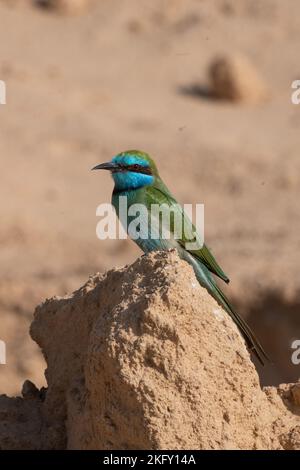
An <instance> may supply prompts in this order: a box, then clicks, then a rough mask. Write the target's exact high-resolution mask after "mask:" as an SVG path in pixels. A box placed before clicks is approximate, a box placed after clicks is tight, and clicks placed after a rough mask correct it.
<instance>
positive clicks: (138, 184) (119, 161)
mask: <svg viewBox="0 0 300 470" xmlns="http://www.w3.org/2000/svg"><path fill="white" fill-rule="evenodd" d="M95 168H96V169H108V170H111V171H112V176H113V179H114V181H115V188H114V192H113V195H112V204H113V205H114V207H115V209H116V212H117V214H118V216H119V217H120V219H121V222H122V223H124V222H126V224H125V225H127V226H128V225H130V223H131V221H132V220H133V219H134V217H133V216H131V217H130V216H128V215H126V220H125V221H122V214H120V211H119V197H120V196H125V197H126V198H127V205H128V208H130V207H133V205H134V204H142V205H143V206H144V207H146V208H147V216H146V217H145V218H144V219H143V220H142V222H141V224H140V225H141V227H140V229H141V234H142V233H144V232H145V230H146V229H148V231H149V228H151V227H152V226H153V224H154V225H156V226H157V227H158V229H159V233H161V231H162V228H163V223H164V222H163V220H162V219H160V218H158V219H153V218H152V217H151V216H150V211H151V206H152V205H153V204H155V205H159V206H163V205H164V206H165V208H167V210H168V211H169V219H170V225H169V226H168V227H167V229H169V231H170V232H171V234H172V235H173V237H171V238H170V239H164V238H163V237H162V236H161V237H158V238H156V239H154V238H151V237H150V238H149V237H148V238H146V239H144V238H143V237H142V235H141V236H140V238H137V239H135V240H134V241H135V242H136V243H137V245H138V246H139V247H140V248H141V249H142V250H143V251H144V252H145V253H147V252H150V251H153V250H168V249H170V248H176V249H177V251H178V253H179V256H180V257H181V258H182V259H184V260H185V261H187V262H188V263H189V264H191V265H192V267H193V269H194V271H195V274H196V277H197V279H198V281H199V283H200V284H201V286H203V287H205V288H206V289H207V290H208V292H209V293H210V294H211V295H212V296H213V297H214V298H215V299H216V300H217V302H218V303H219V304H220V305H221V306H222V307H223V308H224V309H225V310H226V312H227V313H228V314H229V315H230V316H231V317H232V319H233V320H234V322H235V323H236V324H237V326H238V327H239V329H240V331H241V332H242V333H243V335H244V338H245V340H246V343H247V346H248V347H249V348H250V349H251V350H253V351H254V353H255V354H256V356H257V357H258V359H259V361H260V362H261V363H262V364H263V363H264V360H265V359H267V355H266V353H265V351H264V350H263V348H262V346H261V344H260V343H259V341H258V340H257V339H256V338H255V336H254V334H253V333H252V331H251V329H250V328H249V327H248V325H247V324H246V322H245V321H244V320H243V319H242V317H240V316H239V314H238V313H237V312H236V311H235V310H234V309H233V308H232V306H231V305H230V303H229V301H228V300H227V298H226V297H225V295H224V294H223V292H222V291H221V289H220V288H219V286H218V285H217V283H216V281H215V279H214V277H213V274H214V275H216V276H218V277H219V278H220V279H222V280H223V281H225V282H229V279H228V277H227V275H226V274H225V273H224V271H223V270H222V268H221V267H220V266H219V264H218V263H217V261H216V260H215V258H214V257H213V255H212V254H211V252H210V251H209V249H208V248H207V246H206V245H205V244H204V245H203V246H202V248H199V249H191V250H188V249H186V243H187V242H193V241H195V240H196V237H195V233H196V229H195V227H194V225H193V224H192V222H191V221H190V219H189V218H188V216H187V215H186V214H185V213H184V211H183V209H182V208H181V207H180V206H179V205H178V203H177V201H176V199H175V198H174V197H173V195H172V194H171V193H170V191H169V190H168V188H167V187H166V185H165V184H164V183H163V181H162V179H161V178H160V176H159V173H158V170H157V167H156V165H155V163H154V161H153V160H152V159H151V158H150V157H149V155H147V154H146V153H144V152H140V151H138V150H131V151H127V152H123V153H121V154H119V155H117V156H116V157H114V158H113V160H112V162H110V163H107V164H102V165H98V166H97V167H95ZM175 217H179V218H180V219H181V220H182V224H183V225H182V226H184V228H185V230H184V232H181V237H179V238H177V237H176V236H175V233H174V231H175V229H174V227H175Z"/></svg>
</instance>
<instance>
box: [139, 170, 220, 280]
mask: <svg viewBox="0 0 300 470" xmlns="http://www.w3.org/2000/svg"><path fill="white" fill-rule="evenodd" d="M147 201H148V203H150V204H159V205H162V204H167V205H168V206H170V207H172V206H176V209H174V210H175V211H180V215H181V217H182V227H183V228H184V230H183V229H182V230H181V237H180V238H177V242H178V243H179V244H180V245H181V246H182V247H183V248H185V249H186V250H187V251H189V252H190V253H191V254H192V255H193V256H194V257H195V258H196V259H198V260H199V261H201V262H202V263H203V264H204V265H205V266H206V267H207V269H209V271H211V272H212V273H214V274H216V275H217V276H218V277H220V278H221V279H222V280H223V281H225V282H227V283H228V282H229V278H228V277H227V275H226V274H225V273H224V271H223V270H222V269H221V267H220V266H219V265H218V263H217V261H216V260H215V258H214V257H213V255H212V254H211V252H210V251H209V249H208V248H207V246H206V245H205V244H203V245H202V247H201V248H195V249H193V248H190V249H189V248H187V244H191V243H193V242H195V241H196V240H197V239H196V235H197V231H196V228H195V227H194V225H193V224H192V222H191V221H190V219H189V218H188V216H187V215H186V214H185V212H184V211H183V209H182V207H181V206H180V205H179V204H178V203H177V201H176V200H175V199H174V197H173V196H172V194H171V193H170V192H169V190H168V189H167V187H166V186H165V184H164V183H163V182H162V180H160V179H158V178H157V179H156V182H155V183H154V184H153V185H151V186H149V187H148V188H147ZM177 214H178V212H177ZM170 222H171V227H170V230H171V231H173V232H174V226H175V217H174V213H173V212H171V213H170ZM197 237H198V240H199V238H200V237H199V235H197Z"/></svg>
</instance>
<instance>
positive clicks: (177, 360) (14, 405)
mask: <svg viewBox="0 0 300 470" xmlns="http://www.w3.org/2000/svg"><path fill="white" fill-rule="evenodd" d="M31 336H32V338H33V339H34V340H35V341H36V342H37V343H38V345H39V346H40V348H41V349H42V352H43V355H44V357H45V359H46V362H47V369H46V378H47V384H48V388H47V390H44V389H42V390H41V391H39V390H38V389H36V388H35V386H34V385H33V384H32V383H31V382H26V383H25V384H24V386H23V392H22V393H23V398H8V397H6V396H1V397H0V415H1V416H2V419H1V426H0V448H1V449H5V448H20V447H21V448H57V449H61V448H68V449H283V448H287V449H299V446H300V437H299V436H300V434H299V429H300V419H299V411H300V408H299V402H298V388H299V384H294V385H293V384H290V385H281V386H280V387H279V388H278V389H276V388H274V387H268V388H267V389H266V390H262V389H261V387H260V384H259V379H258V375H257V372H256V369H255V367H254V365H253V363H252V361H251V359H250V356H249V353H248V351H247V349H246V346H245V343H244V340H243V339H242V337H241V335H240V333H239V331H238V329H237V327H236V326H235V325H234V324H233V322H232V321H231V319H230V318H229V317H228V315H227V314H226V313H225V312H224V311H222V309H221V308H220V307H219V306H218V304H217V303H216V302H215V301H214V300H213V299H212V298H211V297H210V296H209V294H208V293H207V292H206V290H205V289H203V288H201V287H200V286H199V285H198V283H197V281H196V279H195V276H194V273H193V271H192V268H191V267H190V266H189V265H187V264H186V263H185V262H183V261H181V260H180V259H179V258H178V256H177V254H176V252H164V253H155V254H152V255H148V256H143V257H142V258H139V259H138V260H137V261H136V262H135V263H134V264H132V265H131V266H128V267H125V268H121V269H114V270H112V271H109V272H108V273H107V274H104V275H98V274H97V275H95V276H93V277H91V278H90V279H89V280H88V282H87V283H86V284H85V285H84V286H83V287H81V288H80V289H79V290H77V291H75V292H74V293H73V294H72V295H71V296H66V297H54V298H52V299H50V300H47V301H46V302H44V303H43V304H41V305H40V306H38V307H37V309H36V311H35V316H34V321H33V323H32V325H31Z"/></svg>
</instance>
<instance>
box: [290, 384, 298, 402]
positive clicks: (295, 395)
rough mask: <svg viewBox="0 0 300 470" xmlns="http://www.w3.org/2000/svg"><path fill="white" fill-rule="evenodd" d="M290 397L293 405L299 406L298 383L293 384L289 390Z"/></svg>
mask: <svg viewBox="0 0 300 470" xmlns="http://www.w3.org/2000/svg"><path fill="white" fill-rule="evenodd" d="M291 395H292V399H293V403H294V404H295V405H296V406H300V383H297V384H295V385H294V386H293V387H292V388H291Z"/></svg>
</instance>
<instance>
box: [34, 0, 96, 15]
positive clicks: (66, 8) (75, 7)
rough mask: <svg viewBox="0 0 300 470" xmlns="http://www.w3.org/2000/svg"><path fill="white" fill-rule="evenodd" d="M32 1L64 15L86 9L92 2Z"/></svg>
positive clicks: (80, 0) (78, 0)
mask: <svg viewBox="0 0 300 470" xmlns="http://www.w3.org/2000/svg"><path fill="white" fill-rule="evenodd" d="M34 3H35V4H36V5H38V6H40V7H43V8H47V9H49V10H54V11H57V12H58V13H62V14H65V15H78V14H80V13H84V12H85V11H87V10H88V8H89V6H90V5H91V3H92V2H91V0H35V1H34Z"/></svg>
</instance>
